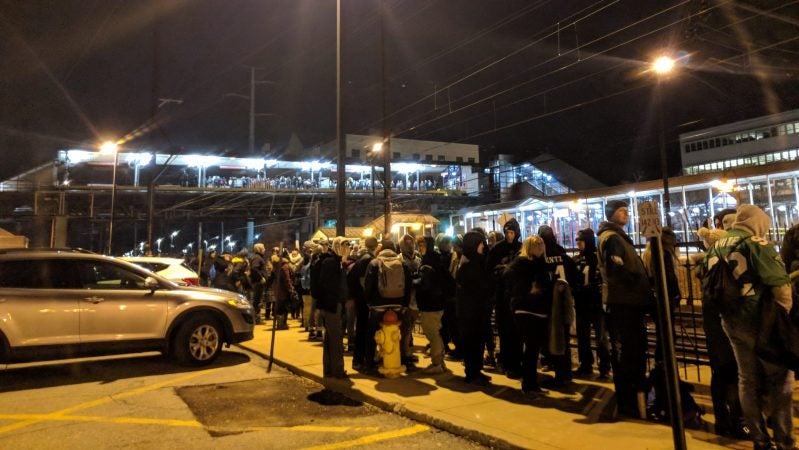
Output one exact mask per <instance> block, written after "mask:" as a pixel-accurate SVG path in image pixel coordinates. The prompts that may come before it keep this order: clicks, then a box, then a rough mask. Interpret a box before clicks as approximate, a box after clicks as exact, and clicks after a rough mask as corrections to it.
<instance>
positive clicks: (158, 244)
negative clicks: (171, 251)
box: [155, 237, 164, 255]
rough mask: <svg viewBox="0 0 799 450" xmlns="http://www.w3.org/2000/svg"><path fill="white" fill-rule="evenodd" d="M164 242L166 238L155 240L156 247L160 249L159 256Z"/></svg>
mask: <svg viewBox="0 0 799 450" xmlns="http://www.w3.org/2000/svg"><path fill="white" fill-rule="evenodd" d="M163 240H164V238H162V237H160V238H158V239H156V240H155V245H156V248H157V249H158V254H159V255H160V254H161V241H163Z"/></svg>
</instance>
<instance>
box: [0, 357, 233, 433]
mask: <svg viewBox="0 0 799 450" xmlns="http://www.w3.org/2000/svg"><path fill="white" fill-rule="evenodd" d="M218 370H220V369H219V368H217V369H207V370H201V371H199V372H194V373H190V374H188V375H183V376H180V377H177V378H172V379H169V380H166V381H162V382H160V383H155V384H150V385H147V386H142V387H140V388H138V389H133V390H131V391H127V392H120V393H118V394H114V395H110V396H108V397H103V398H99V399H97V400H92V401H90V402H85V403H81V404H79V405H75V406H72V407H69V408H65V409H62V410H60V411H55V412H52V413H50V414H43V415H41V417H42V418H41V419H30V420H23V421H21V422H17V423H12V424H9V425H6V426H3V427H0V434H3V433H7V432H9V431H13V430H18V429H20V428H24V427H27V426H30V425H34V424H36V423H39V422H43V421H47V420H58V418H59V416H64V415H67V414H69V413H73V412H76V411H80V410H84V409H88V408H93V407H95V406H99V405H102V404H105V403H108V402H111V401H113V400H118V399H123V398H127V397H131V396H134V395H139V394H143V393H145V392H149V391H154V390H156V389H160V388H162V387H164V386H168V385H170V384H173V383H179V382H181V381H186V380H189V379H192V378H196V377H199V376H201V375H207V374H209V373H213V372H216V371H218Z"/></svg>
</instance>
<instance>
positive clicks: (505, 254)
mask: <svg viewBox="0 0 799 450" xmlns="http://www.w3.org/2000/svg"><path fill="white" fill-rule="evenodd" d="M605 215H606V218H607V220H606V221H605V222H602V223H601V224H600V226H599V228H598V230H596V233H595V232H594V230H591V229H584V230H581V231H580V232H579V234H578V238H577V245H578V252H577V254H575V255H574V256H573V257H572V256H570V255H569V254H568V253H567V251H566V250H565V249H564V248H563V247H561V246H560V245H559V244H558V243H557V239H556V236H555V234H554V232H553V230H552V229H551V228H550V227H548V226H546V225H544V226H541V227H540V228H539V230H538V233H537V234H536V235H533V236H529V237H527V238H526V239H524V240H521V239H520V228H519V224H518V223H517V222H516V220H515V219H510V220H508V221H507V222H506V223H504V225H503V230H502V232H491V233H486V232H485V231H484V230H482V229H479V228H478V229H473V230H470V231H469V232H467V233H465V234H464V235H463V236H458V237H450V236H447V235H443V234H439V235H438V236H436V237H435V238H433V237H431V236H411V235H405V236H403V237H402V238H401V239H400V240H399V242H393V241H391V240H383V241H380V242H378V240H377V239H375V238H372V237H370V238H366V239H365V240H363V242H362V245H360V246H357V245H356V244H354V243H351V242H350V241H349V240H348V239H345V238H343V237H336V238H334V239H332V240H322V241H318V242H311V241H308V242H306V243H305V244H304V245H303V246H302V248H301V249H295V250H293V251H292V252H288V251H287V250H285V249H280V248H274V249H273V250H272V253H271V255H270V256H267V255H266V249H265V246H264V245H263V244H260V243H258V244H255V245H254V246H253V249H252V254H251V255H248V254H247V252H246V251H242V252H240V253H239V254H237V255H230V254H223V255H217V254H216V253H215V252H211V253H210V254H209V255H208V258H206V261H205V262H204V263H203V266H202V268H201V269H200V275H201V280H202V282H203V283H204V284H206V285H210V286H214V287H218V288H222V289H229V290H235V291H239V292H242V293H244V294H246V295H248V296H249V297H250V299H251V300H252V303H253V305H254V306H255V315H256V317H255V321H256V323H261V322H262V321H263V320H265V319H267V318H270V317H274V318H275V320H276V322H277V325H278V329H285V328H287V323H286V319H287V318H288V317H289V316H291V317H292V318H297V319H301V320H302V321H303V325H304V326H305V329H306V331H307V332H308V333H309V338H310V339H319V338H321V339H322V341H323V349H324V351H323V355H324V356H323V368H324V376H325V377H332V378H346V377H347V376H348V375H347V371H346V370H345V367H344V354H345V352H350V353H352V369H353V370H355V371H358V372H361V373H366V374H372V375H378V374H379V373H380V372H379V371H378V369H379V365H380V353H378V352H377V351H376V350H377V346H376V343H375V334H376V332H377V331H378V330H379V329H380V326H381V323H382V322H384V321H389V322H392V323H393V321H394V316H396V317H397V318H398V319H399V329H400V337H399V351H400V355H401V362H402V365H403V366H404V368H405V370H407V371H414V370H417V369H416V364H417V363H418V362H419V358H418V357H417V356H416V355H415V354H414V347H413V343H412V340H413V330H414V326H415V325H416V324H417V323H419V324H420V325H421V329H422V331H423V333H424V335H425V337H426V338H427V341H428V342H429V345H428V348H427V349H426V352H428V353H429V359H430V363H429V364H428V365H426V367H424V368H420V369H418V370H421V372H422V373H424V374H428V375H431V376H435V375H438V374H442V373H445V372H448V368H447V362H449V361H462V362H463V365H464V368H465V378H464V380H463V381H464V382H465V383H469V384H473V385H477V386H485V385H488V384H490V382H491V377H490V376H489V375H487V374H486V373H485V371H484V368H485V366H491V367H492V368H494V369H495V370H496V371H499V372H501V373H504V374H505V375H506V376H507V377H508V378H511V379H519V380H520V388H521V391H522V392H523V393H524V395H527V396H531V397H532V398H537V397H540V396H546V395H547V394H548V391H547V390H548V389H554V390H558V389H563V388H568V386H569V385H570V384H571V383H572V380H573V378H574V377H578V378H590V379H598V380H607V381H610V380H611V379H612V380H613V384H614V387H615V394H616V405H617V414H618V415H619V416H621V417H632V418H650V419H651V418H656V419H658V418H659V419H663V417H662V415H663V414H664V412H663V411H662V410H663V409H665V408H660V409H657V408H655V409H656V410H655V411H653V405H652V399H651V397H652V395H651V394H650V392H652V390H653V386H652V383H653V381H652V380H653V374H654V373H655V372H657V371H662V370H663V368H662V361H661V360H662V355H663V352H662V351H661V348H660V342H658V345H657V348H656V350H655V352H654V358H655V362H656V363H655V364H654V365H653V367H652V369H651V370H650V373H649V374H647V358H648V354H649V345H648V339H647V329H646V323H647V318H648V317H655V316H656V315H657V308H656V300H655V292H656V289H655V286H656V280H657V279H658V278H659V277H657V276H655V274H656V273H659V271H658V269H657V264H655V261H658V260H659V258H658V255H657V247H652V248H650V247H649V246H647V248H646V250H645V251H644V252H643V254H640V255H639V252H638V251H637V250H636V248H635V246H634V245H633V241H632V239H631V238H630V237H629V236H628V235H627V233H626V232H625V228H626V226H627V224H628V222H629V218H630V215H629V210H628V206H627V204H626V203H624V202H622V201H610V202H608V203H607V206H606V209H605ZM715 219H716V222H715V224H714V226H713V228H703V229H702V230H700V235H701V236H702V237H703V238H704V240H705V244H706V247H707V253H706V254H702V255H698V256H697V257H696V259H697V264H698V266H699V271H698V272H699V273H698V275H699V276H700V278H703V282H704V284H705V286H704V287H705V290H706V291H708V290H710V291H712V290H713V289H714V286H712V285H710V284H711V283H712V279H713V277H712V276H709V275H708V274H710V273H712V272H713V267H714V265H716V264H717V263H718V261H720V260H724V261H725V262H728V263H729V265H730V267H731V269H732V273H733V274H734V276H735V278H736V282H737V286H736V288H737V289H736V291H734V293H733V294H731V296H730V298H723V299H720V300H714V301H712V302H711V301H710V297H711V296H709V297H708V299H707V301H706V302H703V303H707V304H703V316H704V327H705V332H706V335H707V340H708V344H707V345H708V350H709V351H708V353H709V358H710V366H711V370H712V380H711V394H712V401H713V412H714V416H715V432H716V433H717V434H719V435H723V436H728V437H733V438H738V439H746V438H749V439H751V440H752V441H753V442H754V443H755V448H757V449H761V448H762V449H768V448H778V449H788V448H794V444H795V441H794V437H793V432H792V405H791V395H792V386H793V384H792V383H793V379H794V376H793V373H792V372H791V370H789V369H788V368H786V367H784V366H781V365H778V364H774V363H773V362H767V361H764V360H762V359H761V358H759V357H758V354H757V353H756V351H755V345H756V342H755V341H756V340H757V338H758V331H759V320H760V317H759V305H761V304H763V303H764V302H776V304H777V305H779V306H780V307H781V308H784V309H785V310H786V311H790V310H791V308H792V286H791V281H790V277H789V275H788V272H787V271H786V264H787V265H788V267H789V268H790V269H793V270H795V269H799V226H798V227H795V229H792V230H791V231H790V232H789V233H787V235H786V242H785V243H783V245H782V247H781V251H782V258H781V257H780V254H778V253H777V252H776V251H775V249H774V247H773V246H772V245H771V244H770V243H769V242H768V241H766V239H765V236H766V233H767V232H768V227H769V218H768V216H767V215H766V214H765V212H763V211H762V210H760V209H759V208H758V207H756V206H753V205H741V206H740V207H739V208H738V210H737V211H735V210H725V211H722V212H721V213H719V214H718V215H717V217H716V218H715ZM661 241H662V249H663V261H664V269H665V272H666V285H667V286H666V287H667V290H668V293H669V298H668V299H667V301H668V303H669V305H670V306H671V310H672V311H674V310H675V309H676V308H677V307H678V305H679V301H680V299H681V294H680V287H679V283H678V282H677V275H676V269H677V267H678V265H679V264H680V263H679V261H678V258H677V256H676V255H677V254H676V250H675V247H676V244H677V240H676V237H675V235H674V233H673V232H671V231H670V230H669V229H667V228H664V230H663V234H662V239H661ZM794 241H795V242H794ZM783 259H784V260H785V263H783ZM709 280H710V281H709ZM712 297H713V298H718V295H715V296H712ZM262 312H263V314H262ZM387 317H390V319H387ZM492 317H493V319H494V320H493V323H494V325H493V326H492V320H491V319H492ZM572 327H574V329H575V330H576V337H577V364H576V367H575V366H574V365H573V360H572V349H571V348H570V342H571V330H572ZM495 330H496V335H497V336H498V340H499V349H498V351H497V349H496V345H495ZM345 337H346V339H345ZM345 342H346V348H345ZM595 355H596V357H595ZM542 367H547V368H548V370H550V371H552V372H554V377H551V378H550V377H543V376H540V371H541V369H542ZM661 378H662V377H661ZM684 385H687V383H682V384H681V386H684ZM688 391H690V390H688ZM655 393H657V394H658V395H662V394H661V393H658V391H657V389H656V388H655ZM648 394H649V395H648ZM688 398H689V399H690V395H689V396H688ZM658 400H659V401H660V402H661V403H662V402H664V401H665V400H664V399H662V398H659V399H658ZM683 403H684V404H683V407H684V408H685V407H686V405H685V403H686V402H685V401H684V402H683ZM688 403H690V402H688ZM666 414H667V413H666ZM665 419H666V420H668V417H666V418H665ZM769 428H771V429H772V431H773V438H772V437H771V436H770V435H769V431H768V429H769Z"/></svg>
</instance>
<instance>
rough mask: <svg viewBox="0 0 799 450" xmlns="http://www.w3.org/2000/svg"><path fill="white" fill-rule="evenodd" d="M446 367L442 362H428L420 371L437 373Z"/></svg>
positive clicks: (428, 373) (440, 372)
mask: <svg viewBox="0 0 799 450" xmlns="http://www.w3.org/2000/svg"><path fill="white" fill-rule="evenodd" d="M446 371H447V369H446V368H445V367H444V365H443V364H430V365H429V366H427V367H425V368H424V370H422V373H424V374H427V375H439V374H442V373H444V372H446Z"/></svg>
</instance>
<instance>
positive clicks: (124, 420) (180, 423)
mask: <svg viewBox="0 0 799 450" xmlns="http://www.w3.org/2000/svg"><path fill="white" fill-rule="evenodd" d="M0 420H21V421H30V422H54V421H59V422H102V423H116V424H133V425H163V426H169V427H190V428H206V429H208V430H216V431H240V432H250V431H267V430H288V431H306V432H312V433H346V432H348V431H370V432H374V431H377V430H379V429H380V428H379V427H337V426H324V425H296V426H291V427H245V428H241V429H238V428H236V429H234V428H224V427H205V426H204V425H203V424H202V423H200V422H198V421H196V420H178V419H150V418H145V417H106V416H74V415H66V414H0Z"/></svg>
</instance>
